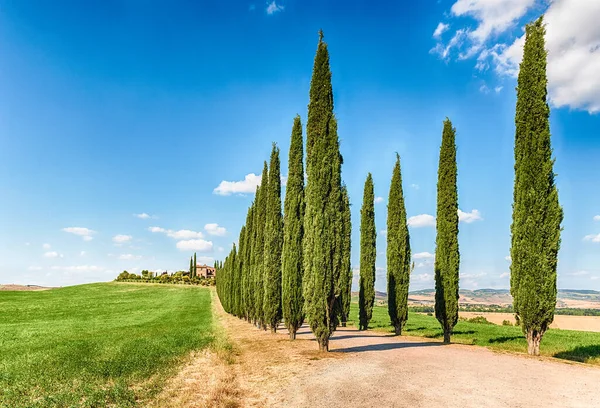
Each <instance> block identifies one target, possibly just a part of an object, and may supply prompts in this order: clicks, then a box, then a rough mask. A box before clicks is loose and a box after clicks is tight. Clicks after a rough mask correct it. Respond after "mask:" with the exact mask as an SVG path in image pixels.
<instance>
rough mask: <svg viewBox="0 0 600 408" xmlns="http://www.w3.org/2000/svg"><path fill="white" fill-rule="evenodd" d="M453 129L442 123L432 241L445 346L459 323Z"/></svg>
mask: <svg viewBox="0 0 600 408" xmlns="http://www.w3.org/2000/svg"><path fill="white" fill-rule="evenodd" d="M455 139H456V129H454V128H453V127H452V122H450V119H448V118H446V120H445V121H444V130H443V132H442V145H441V147H440V163H439V167H438V183H437V217H436V231H437V236H436V239H435V262H434V273H435V317H436V318H437V320H438V321H439V322H440V324H441V325H442V329H443V331H444V343H449V342H450V335H451V334H452V330H453V329H454V326H455V325H456V323H457V322H458V268H459V262H460V254H459V252H458V190H457V184H456V179H457V168H456V142H455Z"/></svg>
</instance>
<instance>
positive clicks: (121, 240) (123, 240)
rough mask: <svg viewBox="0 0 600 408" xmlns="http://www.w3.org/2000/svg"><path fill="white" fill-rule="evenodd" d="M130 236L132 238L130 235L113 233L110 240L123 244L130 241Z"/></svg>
mask: <svg viewBox="0 0 600 408" xmlns="http://www.w3.org/2000/svg"><path fill="white" fill-rule="evenodd" d="M131 238H133V237H132V236H131V235H122V234H119V235H115V236H114V237H113V239H112V240H113V242H114V243H115V244H125V243H127V242H129V241H131Z"/></svg>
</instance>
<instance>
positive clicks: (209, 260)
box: [196, 256, 215, 265]
mask: <svg viewBox="0 0 600 408" xmlns="http://www.w3.org/2000/svg"><path fill="white" fill-rule="evenodd" d="M214 263H215V258H213V257H212V256H198V257H196V264H198V265H212V264H214Z"/></svg>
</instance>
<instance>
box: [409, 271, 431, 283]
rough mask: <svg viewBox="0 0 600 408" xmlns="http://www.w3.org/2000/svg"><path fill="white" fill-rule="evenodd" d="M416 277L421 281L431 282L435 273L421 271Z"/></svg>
mask: <svg viewBox="0 0 600 408" xmlns="http://www.w3.org/2000/svg"><path fill="white" fill-rule="evenodd" d="M414 278H416V280H417V281H419V282H431V281H433V275H432V274H430V273H420V274H418V275H415V276H414Z"/></svg>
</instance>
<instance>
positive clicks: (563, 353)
mask: <svg viewBox="0 0 600 408" xmlns="http://www.w3.org/2000/svg"><path fill="white" fill-rule="evenodd" d="M350 316H351V318H356V317H357V316H358V304H356V303H353V304H352V305H351V312H350ZM369 329H374V330H382V331H386V332H390V333H391V332H393V329H392V327H391V325H390V319H389V316H388V312H387V307H382V306H375V307H374V308H373V319H372V320H371V323H370V324H369ZM403 334H405V335H407V336H420V337H427V338H435V339H442V338H443V333H442V329H441V327H440V324H439V323H438V321H437V320H436V318H435V317H434V316H427V315H425V314H419V313H409V317H408V322H407V324H406V327H405V329H404V332H403ZM452 342H453V343H461V344H473V345H477V346H485V347H489V348H491V349H494V350H505V351H511V352H518V353H527V341H526V340H525V337H524V335H523V332H522V330H521V328H520V327H515V326H498V325H495V324H482V323H469V322H464V321H459V322H458V323H457V325H456V327H455V330H454V334H453V335H452ZM541 354H542V355H544V356H551V357H556V358H560V359H565V360H571V361H579V362H584V363H591V364H600V333H594V332H583V331H575V330H559V329H551V330H549V331H548V332H547V333H546V334H545V335H544V338H543V339H542V345H541Z"/></svg>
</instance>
